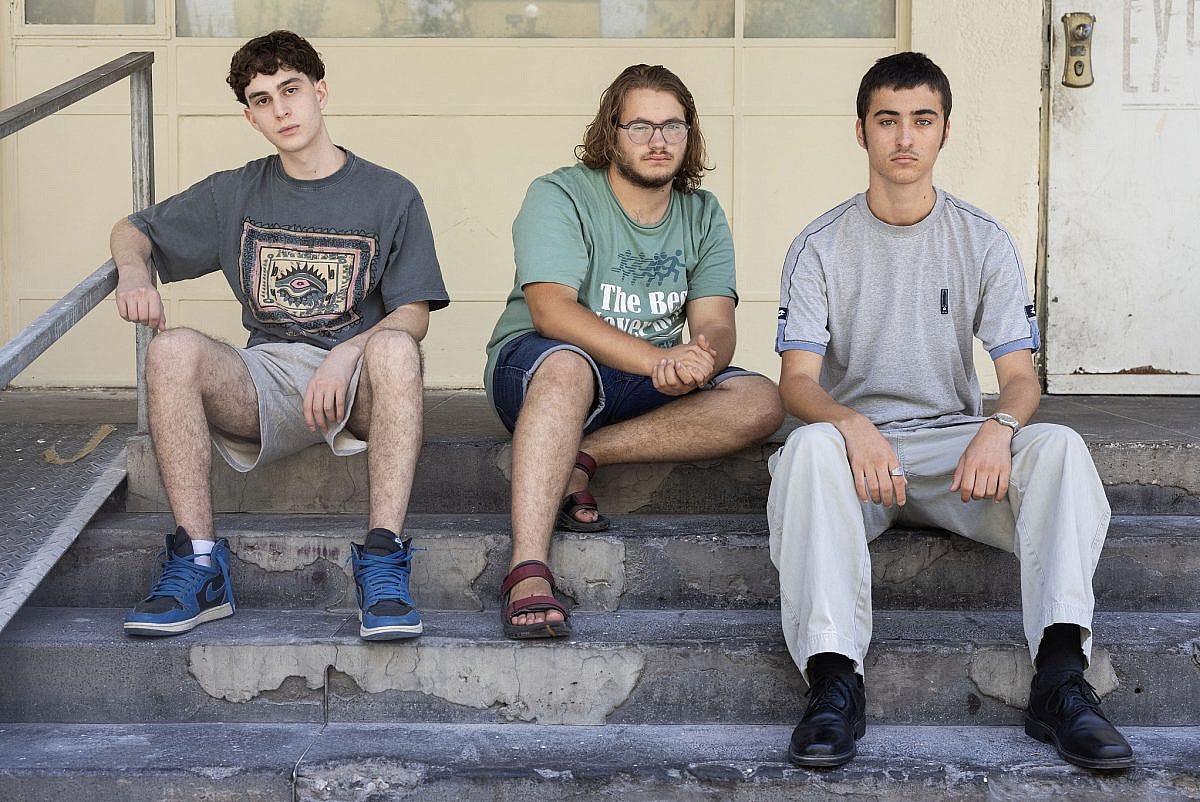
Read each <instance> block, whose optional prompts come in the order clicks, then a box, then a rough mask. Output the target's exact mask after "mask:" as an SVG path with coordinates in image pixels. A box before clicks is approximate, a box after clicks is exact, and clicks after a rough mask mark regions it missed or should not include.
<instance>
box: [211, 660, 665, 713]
mask: <svg viewBox="0 0 1200 802" xmlns="http://www.w3.org/2000/svg"><path fill="white" fill-rule="evenodd" d="M644 668H645V656H644V654H642V653H641V652H639V651H637V650H632V649H624V648H619V647H610V648H582V647H577V648H573V649H560V648H554V647H552V646H551V647H547V646H529V647H527V648H524V649H521V650H519V651H518V650H514V649H511V648H508V647H505V646H500V647H497V646H487V645H471V646H468V647H464V648H437V647H434V648H425V647H422V646H421V645H419V644H413V645H412V647H411V648H403V649H379V648H374V647H373V646H372V645H369V644H361V645H357V644H356V645H353V646H338V645H335V644H284V645H278V646H270V647H259V648H246V647H242V646H226V645H201V646H195V647H192V649H191V650H190V651H189V654H188V673H189V674H190V675H191V676H192V677H193V678H194V679H195V680H196V681H197V682H198V683H199V685H200V687H201V688H202V689H203V690H204V692H205V693H207V694H208V695H209V696H211V697H213V698H216V699H222V700H224V701H227V702H234V703H245V702H249V701H250V700H252V699H255V698H256V697H258V696H260V695H262V694H264V693H265V692H268V691H274V690H277V689H279V688H280V687H281V686H282V685H283V684H284V682H285V681H287V680H288V679H289V678H292V677H298V678H301V679H302V680H303V681H304V682H305V684H306V685H307V687H308V688H309V689H311V690H315V689H317V688H321V687H324V685H325V681H326V674H327V671H328V670H330V669H332V670H334V671H338V672H340V673H342V674H343V675H345V676H347V677H349V678H350V679H351V680H353V681H354V683H355V684H357V685H358V687H359V688H361V689H362V690H363V691H365V692H366V693H371V694H376V693H383V692H385V691H401V692H411V693H418V694H422V695H426V696H432V697H436V698H438V699H441V700H444V701H446V702H449V703H451V704H454V705H462V706H465V707H471V708H475V709H479V710H485V709H489V708H494V709H495V710H496V712H497V715H498V717H499V718H500V719H501V720H505V721H525V722H537V723H541V724H589V725H599V724H604V723H605V722H606V721H607V720H608V717H609V715H610V714H611V713H612V712H613V711H614V710H616V709H617V708H618V707H620V706H621V705H623V704H624V703H625V702H626V701H627V700H628V699H629V697H630V695H631V694H632V693H633V691H634V689H635V688H636V687H637V685H638V683H639V681H640V679H641V676H642V672H643V670H644Z"/></svg>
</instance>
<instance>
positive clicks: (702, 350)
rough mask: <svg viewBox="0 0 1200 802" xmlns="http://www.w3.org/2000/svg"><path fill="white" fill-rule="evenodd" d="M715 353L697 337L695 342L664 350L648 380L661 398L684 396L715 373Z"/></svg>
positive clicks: (701, 336) (704, 339) (705, 339)
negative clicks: (663, 396) (660, 394)
mask: <svg viewBox="0 0 1200 802" xmlns="http://www.w3.org/2000/svg"><path fill="white" fill-rule="evenodd" d="M716 366H717V352H716V350H715V349H713V348H712V347H711V346H710V345H709V344H708V339H707V338H706V337H705V336H704V335H703V334H701V335H700V336H698V337H697V338H696V339H695V340H693V341H691V342H690V343H685V344H683V345H677V346H675V347H674V348H668V349H666V350H665V351H664V354H663V357H662V358H661V359H659V361H658V362H657V363H656V364H655V365H654V368H653V369H652V370H651V372H650V378H651V380H652V381H653V382H654V389H655V390H658V391H659V392H660V393H663V394H664V395H686V394H687V393H690V392H691V391H692V390H695V389H696V388H697V387H699V386H701V385H702V384H704V383H705V382H707V381H708V380H709V379H711V378H712V376H713V374H714V373H716Z"/></svg>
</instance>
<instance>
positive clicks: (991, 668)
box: [967, 647, 1121, 710]
mask: <svg viewBox="0 0 1200 802" xmlns="http://www.w3.org/2000/svg"><path fill="white" fill-rule="evenodd" d="M967 676H968V677H969V678H970V680H971V681H972V682H973V683H975V687H976V688H978V689H979V692H980V693H981V694H982V695H984V696H986V697H989V698H991V699H996V700H998V701H1001V702H1003V703H1004V704H1006V705H1009V706H1010V707H1015V708H1017V709H1018V710H1024V709H1025V708H1026V707H1028V705H1029V683H1030V682H1031V681H1032V680H1033V664H1032V663H1031V662H1030V660H1029V650H1028V649H1026V648H1016V647H985V648H981V649H977V650H975V652H974V653H972V654H971V656H970V659H969V661H968V664H967ZM1084 676H1086V677H1087V679H1088V682H1090V683H1091V684H1092V687H1094V688H1095V689H1096V693H1097V694H1098V695H1099V696H1100V698H1101V699H1103V698H1104V697H1105V696H1108V695H1109V694H1111V693H1113V692H1114V691H1115V690H1117V688H1118V687H1119V686H1120V684H1121V682H1120V680H1119V679H1118V678H1117V671H1116V668H1115V667H1114V666H1113V661H1112V657H1111V656H1110V655H1109V653H1108V652H1107V651H1106V650H1105V649H1101V648H1096V649H1093V650H1092V661H1091V664H1090V665H1089V666H1088V668H1087V671H1085V672H1084Z"/></svg>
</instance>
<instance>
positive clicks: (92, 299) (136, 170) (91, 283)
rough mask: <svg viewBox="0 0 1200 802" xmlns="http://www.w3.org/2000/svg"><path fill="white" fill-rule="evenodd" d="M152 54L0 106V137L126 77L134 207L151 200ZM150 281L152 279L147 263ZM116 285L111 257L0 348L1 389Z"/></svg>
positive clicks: (141, 370) (141, 344) (141, 347)
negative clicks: (3, 106) (8, 104)
mask: <svg viewBox="0 0 1200 802" xmlns="http://www.w3.org/2000/svg"><path fill="white" fill-rule="evenodd" d="M153 64H154V54H153V53H126V54H125V55H124V56H121V57H120V58H117V59H113V60H112V61H110V62H108V63H107V64H104V65H102V66H100V67H97V68H96V69H94V70H92V71H91V72H85V73H84V74H83V75H79V76H77V77H75V78H72V79H71V80H69V81H67V82H66V83H63V84H59V85H58V86H56V87H54V88H53V89H49V90H47V91H45V92H42V93H41V94H40V95H36V96H34V97H32V98H30V99H29V100H25V101H22V102H21V103H18V104H16V105H15V106H10V107H9V108H7V109H3V110H0V139H3V138H4V137H6V136H9V135H10V134H15V133H16V132H17V131H20V130H21V129H22V128H24V127H26V126H27V125H31V124H33V123H35V122H37V121H38V120H41V119H44V118H46V117H49V116H50V115H51V114H54V113H55V112H57V111H61V110H62V109H65V108H66V107H67V106H70V105H71V104H73V103H78V102H79V101H80V100H83V99H84V98H86V97H90V96H91V95H94V94H96V93H97V92H99V91H100V90H101V89H104V88H105V87H108V86H111V85H113V84H115V83H117V82H118V81H120V80H123V79H125V78H129V128H130V138H131V139H132V146H133V209H134V211H139V210H141V209H144V208H146V207H147V206H149V205H150V204H151V203H153V202H154V100H153V97H152V89H153V84H152V81H151V75H152V73H151V66H152V65H153ZM150 280H151V281H154V280H155V276H154V269H153V267H151V271H150ZM116 286H117V267H116V265H115V264H113V261H112V260H111V259H110V260H108V261H107V262H105V263H104V264H103V265H101V266H100V267H99V268H98V269H97V270H96V271H95V272H94V273H92V275H90V276H88V277H87V278H86V279H84V280H83V281H82V282H80V283H79V285H78V286H76V287H75V289H73V290H71V291H70V292H69V293H67V294H66V295H65V296H63V298H62V300H60V301H59V302H58V303H56V304H55V305H54V306H52V307H50V309H48V310H47V311H46V312H44V313H42V314H41V315H39V316H38V318H37V320H35V321H33V322H32V323H30V324H29V325H28V326H26V327H25V328H23V329H22V330H21V332H20V333H19V334H18V335H17V336H16V337H14V338H13V339H12V340H10V341H9V342H8V343H7V344H6V345H4V346H3V347H2V348H0V388H4V387H7V386H8V383H9V382H10V381H12V380H13V379H14V378H16V376H17V375H18V374H19V373H20V372H21V371H23V370H24V369H25V368H27V367H29V365H30V364H32V363H33V361H34V360H35V359H37V358H38V357H39V356H41V355H42V354H43V353H44V352H45V351H46V349H47V348H49V347H50V346H51V345H53V344H54V343H55V342H57V341H58V339H59V338H60V337H62V336H63V335H64V334H66V333H67V330H68V329H70V328H71V327H72V326H74V325H75V324H76V323H78V322H79V321H80V320H82V319H83V316H84V315H86V314H87V313H88V312H90V311H91V310H92V309H94V308H95V307H96V306H97V305H99V304H100V302H101V301H103V300H104V298H105V297H106V296H107V295H108V294H109V293H110V292H112V291H113V290H114V289H115V288H116ZM152 336H153V331H152V330H151V329H149V328H148V327H146V326H142V325H138V327H137V383H138V391H137V396H138V430H139V431H143V432H144V431H147V430H148V429H149V422H148V419H147V413H146V370H145V365H146V349H147V348H149V346H150V338H151V337H152Z"/></svg>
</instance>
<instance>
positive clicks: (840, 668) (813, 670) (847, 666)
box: [808, 652, 854, 681]
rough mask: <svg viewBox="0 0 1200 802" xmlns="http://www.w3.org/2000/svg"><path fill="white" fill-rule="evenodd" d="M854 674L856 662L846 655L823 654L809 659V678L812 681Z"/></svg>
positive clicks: (835, 653)
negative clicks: (819, 678)
mask: <svg viewBox="0 0 1200 802" xmlns="http://www.w3.org/2000/svg"><path fill="white" fill-rule="evenodd" d="M853 673H854V661H853V660H851V659H850V658H849V657H847V656H846V655H844V654H838V653H837V652H821V653H820V654H814V655H813V656H812V657H810V658H808V676H809V679H810V680H812V681H816V679H817V677H825V676H829V675H836V674H843V675H845V674H853Z"/></svg>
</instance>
